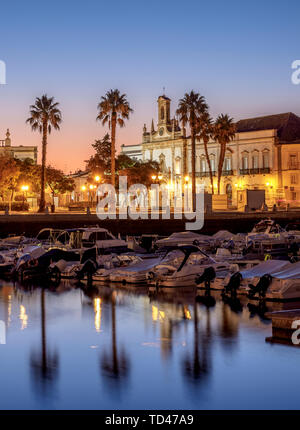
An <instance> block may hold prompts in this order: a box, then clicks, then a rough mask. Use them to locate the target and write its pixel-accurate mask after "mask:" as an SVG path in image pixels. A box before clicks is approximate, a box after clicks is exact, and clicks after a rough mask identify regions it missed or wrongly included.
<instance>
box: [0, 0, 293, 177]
mask: <svg viewBox="0 0 300 430" xmlns="http://www.w3.org/2000/svg"><path fill="white" fill-rule="evenodd" d="M299 12H300V4H299V1H297V0H287V1H286V2H283V1H276V0H275V1H274V0H273V1H269V0H267V1H266V0H263V1H256V0H255V1H251V2H241V1H230V0H229V1H211V2H207V1H205V2H204V1H203V2H202V1H196V0H185V1H177V0H172V1H171V0H164V1H162V0H161V1H157V0H151V1H148V2H146V1H142V0H140V1H131V0H127V1H119V0H115V1H102V0H98V1H96V0H95V1H92V0H85V1H80V2H79V1H76V0H73V1H56V0H52V1H50V2H41V1H33V0H28V1H26V2H25V1H23V0H22V1H14V0H11V1H10V2H3V3H2V4H1V9H0V16H1V25H0V42H1V43H0V60H3V61H5V63H6V65H7V85H5V86H2V85H1V86H0V139H3V138H4V137H5V131H6V128H10V131H11V134H12V143H13V144H14V145H30V144H31V145H38V146H39V148H40V141H41V137H40V135H39V133H37V132H35V133H33V132H31V130H30V127H29V126H28V125H26V124H25V120H26V118H27V117H28V111H29V105H30V104H32V103H33V102H34V100H35V97H37V96H41V95H42V94H44V93H47V94H48V95H49V96H50V95H51V96H54V97H55V99H56V100H57V101H59V102H60V105H61V106H60V107H61V110H62V114H63V124H62V126H61V131H60V132H53V133H52V135H51V136H50V138H49V145H48V162H49V163H51V164H52V165H54V166H56V167H58V168H61V169H63V170H64V171H65V172H69V171H71V170H73V171H74V170H75V169H77V168H84V165H85V163H84V160H86V159H87V158H88V157H89V156H90V155H91V154H92V147H91V144H92V143H93V142H94V140H95V139H96V138H101V137H102V136H103V135H104V133H105V132H106V129H104V128H103V127H102V126H101V124H100V123H99V122H96V120H95V118H96V115H97V110H96V107H97V103H98V101H99V99H100V97H101V95H104V94H105V92H106V91H107V90H109V89H110V88H118V89H120V91H121V92H124V93H126V94H127V97H128V100H129V102H130V104H131V106H132V108H133V109H134V114H133V115H132V117H131V119H130V121H129V122H128V123H127V124H126V127H125V128H124V129H122V130H118V131H117V142H118V146H120V145H121V144H123V143H124V144H136V143H139V142H140V141H141V133H142V127H143V124H144V123H147V126H148V127H150V124H151V119H152V118H154V119H155V122H156V117H157V113H156V99H157V97H158V96H159V95H160V94H162V92H163V87H165V88H166V90H165V93H166V95H167V96H169V97H170V98H171V99H172V113H173V112H174V110H175V108H176V104H177V102H178V99H179V98H180V97H182V96H183V94H184V92H186V91H190V90H191V89H194V90H196V91H198V92H200V93H201V94H202V95H204V96H205V97H206V99H207V102H208V104H209V106H210V110H211V114H212V115H213V116H216V115H217V114H218V113H228V114H229V115H231V116H232V117H234V118H235V119H236V120H238V119H241V118H246V117H251V116H259V115H266V114H272V113H281V112H287V111H292V112H294V113H296V114H298V115H299V114H300V85H298V86H295V85H293V84H292V83H291V73H292V70H291V63H292V61H293V60H296V59H300V43H299V39H300V35H299Z"/></svg>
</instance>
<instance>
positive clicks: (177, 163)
mask: <svg viewBox="0 0 300 430" xmlns="http://www.w3.org/2000/svg"><path fill="white" fill-rule="evenodd" d="M180 161H181V159H180V157H176V158H175V174H176V175H180V170H181V169H180Z"/></svg>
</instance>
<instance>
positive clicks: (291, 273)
mask: <svg viewBox="0 0 300 430" xmlns="http://www.w3.org/2000/svg"><path fill="white" fill-rule="evenodd" d="M272 276H273V278H279V279H300V261H298V262H297V263H293V264H291V263H290V265H289V266H286V267H283V268H282V270H278V271H277V272H276V273H274V274H272Z"/></svg>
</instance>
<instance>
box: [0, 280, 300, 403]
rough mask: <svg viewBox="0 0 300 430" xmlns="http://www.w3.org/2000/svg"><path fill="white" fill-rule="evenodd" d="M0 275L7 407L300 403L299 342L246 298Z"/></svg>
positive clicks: (1, 369)
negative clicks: (31, 281) (36, 283)
mask: <svg viewBox="0 0 300 430" xmlns="http://www.w3.org/2000/svg"><path fill="white" fill-rule="evenodd" d="M1 282H2V283H1V286H0V320H3V321H5V323H6V328H7V331H6V344H5V345H1V344H0V363H1V366H0V408H1V409H172V408H173V409H215V408H216V409H227V408H242V409H245V408H246V409H247V408H248V409H249V408H250V409H251V408H261V409H269V408H281V409H285V408H289V409H290V408H299V403H298V400H297V398H298V396H297V392H298V391H297V390H298V387H299V383H300V372H299V371H298V368H299V359H300V349H298V348H293V347H288V346H283V345H271V344H269V343H266V342H265V338H266V337H267V336H270V335H271V325H270V321H268V320H266V319H264V318H263V316H262V313H263V311H265V310H266V309H259V308H258V307H257V306H254V305H252V306H250V307H248V306H247V300H246V299H243V300H242V303H241V302H239V301H235V302H232V301H229V302H228V303H224V302H223V301H222V300H220V297H218V295H215V296H216V297H210V298H203V297H200V296H199V294H198V296H197V297H196V293H195V292H194V291H186V292H185V291H179V290H175V291H173V292H170V293H168V294H166V293H159V294H154V295H149V294H148V292H147V289H146V288H144V287H136V288H130V289H124V288H109V287H98V288H92V289H89V290H88V291H85V290H84V289H81V288H78V287H75V286H74V285H71V284H69V283H61V284H60V286H59V287H58V288H57V289H53V291H51V290H48V289H47V290H46V289H40V288H36V287H35V288H33V287H30V288H24V287H22V286H20V285H14V284H12V283H8V282H4V281H1ZM268 306H269V310H272V309H277V308H280V307H281V305H272V306H270V305H268ZM287 306H293V307H300V306H299V305H297V304H293V305H287Z"/></svg>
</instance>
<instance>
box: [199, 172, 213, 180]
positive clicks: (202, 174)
mask: <svg viewBox="0 0 300 430" xmlns="http://www.w3.org/2000/svg"><path fill="white" fill-rule="evenodd" d="M211 173H212V175H213V176H216V172H215V171H214V170H213V171H212V172H211ZM199 176H200V178H202V177H205V178H209V176H210V174H209V172H200V173H199Z"/></svg>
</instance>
